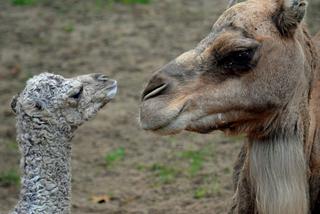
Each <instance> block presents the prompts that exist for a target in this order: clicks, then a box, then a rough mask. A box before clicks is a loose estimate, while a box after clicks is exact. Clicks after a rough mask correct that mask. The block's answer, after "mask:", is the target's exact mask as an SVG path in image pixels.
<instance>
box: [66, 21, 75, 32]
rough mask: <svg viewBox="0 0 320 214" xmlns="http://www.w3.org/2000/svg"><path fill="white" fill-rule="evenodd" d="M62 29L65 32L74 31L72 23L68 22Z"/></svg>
mask: <svg viewBox="0 0 320 214" xmlns="http://www.w3.org/2000/svg"><path fill="white" fill-rule="evenodd" d="M63 30H64V31H65V32H66V33H72V32H73V31H74V25H73V24H71V23H69V24H66V25H65V26H64V27H63Z"/></svg>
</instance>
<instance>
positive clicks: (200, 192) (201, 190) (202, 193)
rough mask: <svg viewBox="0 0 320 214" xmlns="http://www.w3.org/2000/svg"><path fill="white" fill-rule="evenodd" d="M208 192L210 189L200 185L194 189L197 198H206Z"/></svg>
mask: <svg viewBox="0 0 320 214" xmlns="http://www.w3.org/2000/svg"><path fill="white" fill-rule="evenodd" d="M207 194H208V189H207V188H205V187H203V186H201V187H198V188H197V189H196V190H195V191H194V195H193V197H194V198H195V199H202V198H205V197H206V196H207Z"/></svg>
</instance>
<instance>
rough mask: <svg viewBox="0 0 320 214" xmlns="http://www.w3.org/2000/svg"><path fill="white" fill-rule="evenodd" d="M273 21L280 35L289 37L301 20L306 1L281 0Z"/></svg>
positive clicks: (304, 12)
mask: <svg viewBox="0 0 320 214" xmlns="http://www.w3.org/2000/svg"><path fill="white" fill-rule="evenodd" d="M280 2H282V3H281V4H282V5H280V9H279V10H278V11H277V12H276V14H275V15H274V16H273V21H274V23H275V25H276V26H277V28H278V30H279V32H280V33H281V35H282V36H286V37H290V36H292V35H293V34H294V32H295V30H296V29H297V27H298V25H299V24H300V23H301V22H302V20H303V18H304V16H305V14H306V9H307V5H308V3H307V2H306V1H305V0H283V1H280Z"/></svg>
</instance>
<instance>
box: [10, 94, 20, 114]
mask: <svg viewBox="0 0 320 214" xmlns="http://www.w3.org/2000/svg"><path fill="white" fill-rule="evenodd" d="M19 95H20V94H17V95H15V96H14V97H13V98H12V100H11V109H12V111H13V112H14V113H15V114H17V111H18V110H17V102H18V98H19Z"/></svg>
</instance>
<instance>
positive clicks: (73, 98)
mask: <svg viewBox="0 0 320 214" xmlns="http://www.w3.org/2000/svg"><path fill="white" fill-rule="evenodd" d="M116 92H117V82H116V81H115V80H111V79H109V78H107V77H106V76H105V75H103V74H89V75H83V76H78V77H75V78H70V79H69V78H68V79H67V78H64V77H62V76H60V75H54V74H50V73H42V74H40V75H37V76H35V77H33V78H32V79H30V80H28V82H27V85H26V87H25V89H24V90H23V91H22V92H21V93H20V94H18V95H17V96H15V97H14V99H13V101H12V103H11V107H12V109H13V111H14V112H15V113H16V114H18V115H22V116H23V117H25V116H27V117H31V118H33V119H36V118H38V119H39V120H41V121H43V122H45V123H48V124H56V123H60V122H62V121H63V122H67V123H68V124H69V125H70V126H71V127H72V128H77V127H78V126H79V125H81V124H82V123H83V122H84V121H86V120H88V119H90V118H91V117H93V116H95V115H96V113H97V112H98V110H100V109H101V108H102V107H103V106H104V105H106V104H107V103H108V102H109V101H110V100H111V99H112V98H113V97H114V96H115V94H116Z"/></svg>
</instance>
